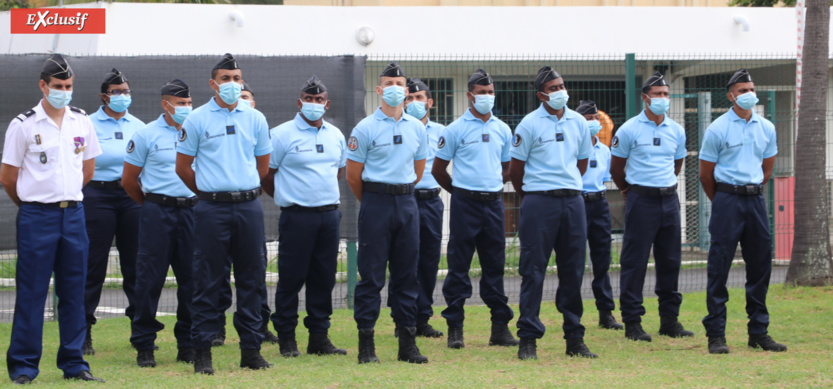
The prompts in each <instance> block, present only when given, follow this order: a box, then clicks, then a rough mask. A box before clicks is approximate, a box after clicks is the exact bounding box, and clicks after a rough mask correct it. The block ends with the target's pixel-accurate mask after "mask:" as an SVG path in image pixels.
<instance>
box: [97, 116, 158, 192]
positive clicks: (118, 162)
mask: <svg viewBox="0 0 833 389" xmlns="http://www.w3.org/2000/svg"><path fill="white" fill-rule="evenodd" d="M90 121H92V122H93V127H95V133H96V135H97V136H98V144H99V145H101V155H99V156H98V157H95V174H94V175H93V180H95V181H116V180H121V173H122V169H124V155H125V153H126V151H125V150H127V142H129V141H130V139H131V138H133V134H135V133H136V131H138V130H139V129H142V128H144V127H145V123H144V122H142V121H141V120H139V119H138V118H137V117H135V116H133V115H131V114H130V112H126V111H125V113H124V116H122V118H121V119H119V120H118V121H116V119H113V118H111V117H110V116H108V115H107V113H105V112H104V106H103V105H102V106H101V108H99V109H98V111H95V112H94V113H93V114H92V115H90Z"/></svg>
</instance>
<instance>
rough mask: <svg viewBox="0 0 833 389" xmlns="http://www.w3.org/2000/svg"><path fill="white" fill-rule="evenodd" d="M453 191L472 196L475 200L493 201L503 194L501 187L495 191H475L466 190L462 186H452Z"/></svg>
mask: <svg viewBox="0 0 833 389" xmlns="http://www.w3.org/2000/svg"><path fill="white" fill-rule="evenodd" d="M454 193H455V194H457V193H459V194H462V195H463V196H466V197H471V198H473V199H475V200H479V201H494V200H497V199H499V198H500V197H501V195H502V194H503V189H501V190H499V191H497V192H477V191H472V190H467V189H463V188H454Z"/></svg>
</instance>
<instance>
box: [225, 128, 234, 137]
mask: <svg viewBox="0 0 833 389" xmlns="http://www.w3.org/2000/svg"><path fill="white" fill-rule="evenodd" d="M226 134H228V135H234V126H226Z"/></svg>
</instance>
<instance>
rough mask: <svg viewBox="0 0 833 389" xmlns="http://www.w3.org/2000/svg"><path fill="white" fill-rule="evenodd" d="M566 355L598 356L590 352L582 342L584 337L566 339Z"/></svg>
mask: <svg viewBox="0 0 833 389" xmlns="http://www.w3.org/2000/svg"><path fill="white" fill-rule="evenodd" d="M567 355H569V356H571V357H583V358H598V357H599V356H598V355H596V354H593V353H591V352H590V349H589V348H587V345H586V344H584V338H575V339H567Z"/></svg>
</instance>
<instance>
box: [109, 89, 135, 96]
mask: <svg viewBox="0 0 833 389" xmlns="http://www.w3.org/2000/svg"><path fill="white" fill-rule="evenodd" d="M107 94H108V95H113V96H119V95H129V94H130V89H113V90H108V91H107Z"/></svg>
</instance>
